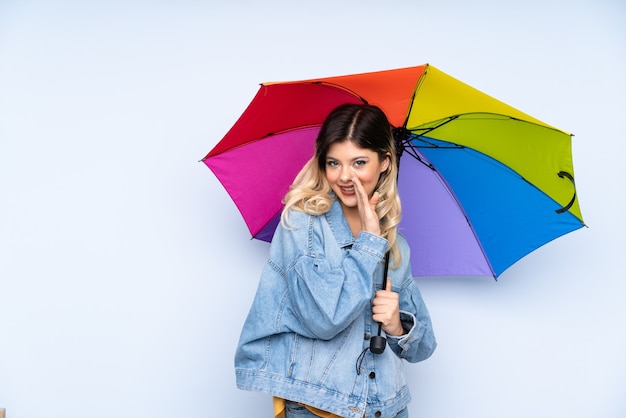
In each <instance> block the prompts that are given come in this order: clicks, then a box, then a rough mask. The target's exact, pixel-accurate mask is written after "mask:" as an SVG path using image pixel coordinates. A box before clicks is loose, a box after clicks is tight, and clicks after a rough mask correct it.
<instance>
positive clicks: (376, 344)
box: [370, 252, 389, 354]
mask: <svg viewBox="0 0 626 418" xmlns="http://www.w3.org/2000/svg"><path fill="white" fill-rule="evenodd" d="M388 271H389V252H387V254H385V268H384V271H383V284H382V290H385V289H386V288H387V273H388ZM381 333H382V324H381V323H380V322H379V323H378V335H375V336H373V337H372V339H371V340H370V351H371V352H372V353H374V354H382V352H383V351H385V347H386V346H387V340H386V339H385V337H383V336H382V335H381Z"/></svg>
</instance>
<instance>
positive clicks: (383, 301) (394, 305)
mask: <svg viewBox="0 0 626 418" xmlns="http://www.w3.org/2000/svg"><path fill="white" fill-rule="evenodd" d="M372 313H373V315H372V319H373V320H374V321H376V322H379V323H380V324H381V326H382V328H383V330H384V331H385V333H386V334H387V335H391V336H395V337H398V336H400V335H404V328H402V322H400V298H399V297H398V294H397V293H396V292H394V291H393V290H391V279H389V278H388V279H387V286H386V288H385V290H379V291H377V292H376V296H375V297H374V301H373V306H372Z"/></svg>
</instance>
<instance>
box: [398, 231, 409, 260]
mask: <svg viewBox="0 0 626 418" xmlns="http://www.w3.org/2000/svg"><path fill="white" fill-rule="evenodd" d="M396 244H397V245H398V249H399V250H400V254H401V255H402V258H405V257H406V258H407V259H408V258H409V256H410V255H411V247H409V243H408V242H407V241H406V238H405V237H404V235H402V234H401V233H400V232H398V233H397V234H396ZM407 261H408V260H407Z"/></svg>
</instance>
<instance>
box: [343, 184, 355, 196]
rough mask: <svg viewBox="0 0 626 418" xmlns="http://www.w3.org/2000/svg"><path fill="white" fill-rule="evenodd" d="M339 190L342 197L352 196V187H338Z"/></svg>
mask: <svg viewBox="0 0 626 418" xmlns="http://www.w3.org/2000/svg"><path fill="white" fill-rule="evenodd" d="M339 190H341V193H343V194H344V195H352V194H354V186H339Z"/></svg>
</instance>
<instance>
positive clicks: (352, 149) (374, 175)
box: [325, 140, 389, 210]
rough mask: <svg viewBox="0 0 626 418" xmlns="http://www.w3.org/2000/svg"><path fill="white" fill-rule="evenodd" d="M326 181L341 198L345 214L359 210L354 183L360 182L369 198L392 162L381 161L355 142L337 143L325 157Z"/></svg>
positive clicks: (373, 153)
mask: <svg viewBox="0 0 626 418" xmlns="http://www.w3.org/2000/svg"><path fill="white" fill-rule="evenodd" d="M325 164H326V179H327V180H328V183H329V184H330V187H331V188H332V190H333V191H334V192H335V194H336V195H337V198H339V201H340V202H341V205H342V207H343V208H344V210H346V209H349V208H355V209H356V208H357V198H356V191H355V189H354V184H353V182H352V176H353V173H354V175H355V176H356V177H357V178H358V179H359V181H360V182H361V184H362V185H363V188H364V189H365V192H366V193H367V195H368V196H369V197H371V196H372V194H373V193H374V192H375V191H376V190H375V187H376V184H377V183H378V179H379V178H380V174H381V173H382V172H384V171H385V170H386V169H387V167H388V166H389V158H385V159H384V160H383V161H380V159H379V158H378V154H377V153H376V152H375V151H372V150H370V149H367V148H359V147H357V146H356V145H355V144H354V143H353V142H352V141H348V140H346V141H343V142H335V143H334V144H332V145H331V146H330V148H329V149H328V153H327V155H326V163H325Z"/></svg>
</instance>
